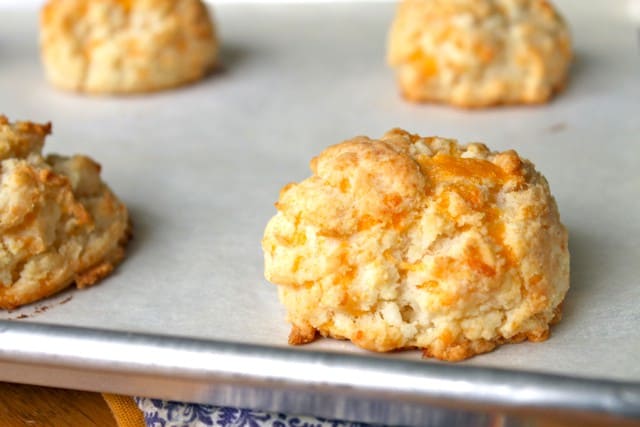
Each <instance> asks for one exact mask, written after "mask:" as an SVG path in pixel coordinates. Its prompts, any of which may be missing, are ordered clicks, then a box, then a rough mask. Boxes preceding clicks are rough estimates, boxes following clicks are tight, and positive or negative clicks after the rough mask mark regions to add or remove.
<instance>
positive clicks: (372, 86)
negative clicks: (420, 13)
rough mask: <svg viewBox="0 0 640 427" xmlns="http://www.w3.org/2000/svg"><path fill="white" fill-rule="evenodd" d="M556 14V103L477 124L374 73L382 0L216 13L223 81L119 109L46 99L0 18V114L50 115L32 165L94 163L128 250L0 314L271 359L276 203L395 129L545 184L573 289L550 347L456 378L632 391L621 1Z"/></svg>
mask: <svg viewBox="0 0 640 427" xmlns="http://www.w3.org/2000/svg"><path fill="white" fill-rule="evenodd" d="M558 3H559V7H560V9H561V10H562V11H563V13H564V14H565V16H566V18H567V20H568V21H569V23H570V25H571V27H572V29H573V34H574V41H575V51H576V60H575V64H574V67H573V69H572V74H571V81H570V84H569V86H568V88H567V90H566V91H565V92H564V93H562V94H561V95H560V96H559V97H558V98H557V100H555V101H553V102H552V103H551V104H549V105H545V106H539V107H517V108H515V107H514V108H497V109H490V110H484V111H462V110H457V109H452V108H448V107H443V106H420V105H412V104H409V103H406V102H405V101H403V100H402V99H401V98H400V96H399V95H398V91H397V88H396V85H395V82H394V78H393V73H392V71H391V70H390V69H389V68H388V67H387V66H386V65H385V60H384V57H385V42H386V32H387V29H388V26H389V24H390V22H391V19H392V16H393V13H394V6H393V5H392V4H380V3H372V4H362V3H359V4H261V5H256V4H245V5H243V4H235V5H234V4H224V5H218V6H217V7H215V6H214V7H215V12H216V20H217V22H218V25H219V31H220V34H221V38H222V41H223V53H222V55H223V56H222V58H223V62H224V66H223V68H222V69H221V70H219V71H218V72H216V73H215V74H213V75H212V76H211V77H209V78H208V79H206V80H205V81H203V82H201V83H198V84H195V85H192V86H189V87H185V88H181V89H178V90H174V91H169V92H163V93H158V94H151V95H145V96H130V97H123V98H111V97H88V96H83V95H78V94H70V93H65V92H61V91H58V90H56V89H54V88H52V87H51V86H49V85H48V84H47V83H46V82H45V81H44V76H43V72H42V70H41V67H40V64H39V60H38V46H37V14H36V12H35V11H32V12H26V11H21V12H10V11H3V13H2V15H1V16H0V111H1V112H3V113H5V114H7V115H8V116H9V117H10V118H12V119H29V120H34V121H48V120H50V121H52V122H53V124H54V135H53V137H51V138H50V140H49V143H48V144H47V146H46V147H45V151H47V152H58V153H63V154H72V153H85V154H88V155H91V156H92V157H94V158H95V159H97V160H98V161H99V162H100V163H101V164H102V166H103V176H104V177H105V179H106V180H107V182H108V183H109V184H110V186H111V187H112V188H113V189H114V191H115V192H116V193H117V194H118V195H119V196H120V197H121V198H122V199H123V200H124V201H125V202H126V203H127V205H128V206H129V208H130V210H131V214H132V217H133V221H134V224H135V238H134V240H133V242H132V243H131V245H130V247H129V250H128V256H127V259H126V261H125V262H124V263H123V264H122V265H121V266H120V267H119V268H118V270H117V271H116V273H115V274H113V275H112V276H111V277H109V278H108V279H106V280H104V281H103V282H101V283H100V284H99V285H97V286H95V287H93V288H91V289H89V290H84V291H78V290H70V291H66V292H64V293H62V294H60V295H58V296H56V297H54V298H51V299H49V300H47V301H44V302H42V303H39V304H35V305H31V306H28V307H25V308H22V309H20V310H16V311H13V312H6V311H1V312H0V319H17V318H18V317H23V319H21V320H22V321H27V322H29V321H37V322H46V323H51V324H60V325H79V326H87V327H91V328H107V329H114V330H123V331H132V332H149V333H159V334H166V335H176V336H188V337H200V338H211V339H221V340H226V341H234V342H246V343H255V344H265V345H272V346H285V345H286V338H287V334H288V325H287V324H286V322H285V320H284V311H283V309H282V308H281V307H280V305H279V303H278V301H277V296H276V290H275V287H274V286H273V285H270V284H269V283H267V282H266V281H265V280H264V278H263V276H262V267H263V265H262V262H263V261H262V253H261V249H260V240H261V237H262V231H263V228H264V226H265V224H266V222H267V220H268V219H269V218H270V216H272V215H273V214H274V213H275V209H274V207H273V202H275V201H276V199H277V196H278V190H279V189H280V188H281V187H282V186H283V185H284V184H286V183H287V182H290V181H297V180H300V179H303V178H304V177H306V176H308V174H309V170H308V161H309V160H310V159H311V157H312V156H314V155H317V154H318V153H320V151H322V149H323V148H325V147H326V146H328V145H330V144H334V143H337V142H340V141H341V140H343V139H347V138H349V137H352V136H355V135H359V134H366V135H370V136H380V135H381V134H382V133H383V132H385V131H386V130H388V129H389V128H392V127H396V126H400V127H404V128H406V129H408V130H411V131H413V132H418V133H421V134H423V135H441V136H447V137H455V138H458V139H459V140H461V141H462V142H470V141H483V142H485V143H487V144H488V145H489V146H490V147H492V148H493V149H500V150H503V149H508V148H515V149H516V150H518V152H519V153H520V154H521V155H523V156H524V157H527V158H529V159H531V160H532V161H533V162H534V163H535V164H536V165H537V167H538V169H539V170H540V171H542V172H543V173H544V174H545V175H546V177H547V178H548V180H549V183H550V186H551V189H552V192H553V193H554V195H555V196H556V199H557V202H558V205H559V208H560V212H561V216H562V220H563V222H564V223H565V225H566V226H567V227H568V229H569V231H570V250H571V256H572V260H571V268H572V271H571V291H570V293H569V295H568V296H567V299H566V304H565V311H564V320H563V321H562V322H561V323H560V324H559V325H557V326H556V327H555V328H554V329H553V332H552V336H551V338H550V339H549V340H548V341H547V342H544V343H541V344H530V343H523V344H518V345H508V346H503V347H501V348H499V349H498V350H497V351H494V352H492V353H490V354H487V355H482V356H478V357H475V358H473V359H471V360H469V361H466V362H464V364H470V365H478V366H495V367H504V368H511V369H515V370H532V371H541V372H552V373H561V374H568V375H575V376H581V377H597V378H609V379H617V380H630V381H634V382H637V381H640V367H639V364H638V354H639V353H640V336H639V334H638V327H639V326H640V314H639V311H640V310H638V301H639V300H640V279H639V276H640V274H639V273H640V201H639V200H640V172H639V168H640V140H639V135H640V59H639V56H638V44H637V43H638V32H637V29H636V28H635V26H634V20H633V15H632V14H631V13H630V11H631V7H632V6H633V4H634V2H633V1H629V2H625V1H616V2H610V1H590V2H588V5H587V4H586V2H584V1H579V0H573V1H558ZM1 345H2V343H0V346H1ZM316 349H324V350H331V351H339V352H362V353H364V352H363V351H362V350H358V349H357V348H356V347H355V346H353V345H351V344H350V343H347V342H338V341H331V340H321V341H318V342H317V343H315V344H312V345H309V346H305V347H302V348H300V351H314V350H316ZM419 357H420V354H419V352H413V351H411V352H404V353H396V354H393V355H389V359H390V360H391V359H393V358H412V359H419ZM425 363H437V362H425Z"/></svg>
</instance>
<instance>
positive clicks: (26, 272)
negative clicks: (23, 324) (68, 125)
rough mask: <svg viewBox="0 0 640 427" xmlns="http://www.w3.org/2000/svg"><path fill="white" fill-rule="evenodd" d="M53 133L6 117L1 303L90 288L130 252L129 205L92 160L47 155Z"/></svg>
mask: <svg viewBox="0 0 640 427" xmlns="http://www.w3.org/2000/svg"><path fill="white" fill-rule="evenodd" d="M50 131H51V125H50V124H46V125H40V124H35V123H30V122H16V123H10V122H9V121H8V119H7V118H6V117H5V116H1V115H0V308H4V309H12V308H15V307H18V306H20V305H23V304H28V303H31V302H34V301H37V300H39V299H41V298H44V297H47V296H49V295H51V294H53V293H55V292H58V291H60V290H62V289H64V288H65V287H67V286H69V285H70V284H72V283H75V284H76V285H77V286H78V287H80V288H83V287H86V286H89V285H91V284H93V283H95V282H96V281H98V280H99V279H101V278H102V277H104V276H106V275H108V274H109V273H110V272H111V271H112V270H113V268H114V266H115V265H116V264H117V263H118V262H120V260H122V258H123V257H124V246H125V244H126V242H127V240H128V238H129V220H128V213H127V209H126V207H125V206H124V205H123V204H122V202H120V201H119V200H118V199H117V198H116V196H114V194H113V193H112V192H111V190H109V187H107V185H106V184H105V183H104V182H102V180H101V179H100V165H98V164H97V163H96V162H94V161H93V160H91V159H90V158H88V157H85V156H81V155H76V156H72V157H62V156H57V155H49V156H43V155H42V154H41V150H42V146H43V145H44V139H45V137H46V136H47V135H48V134H49V133H50Z"/></svg>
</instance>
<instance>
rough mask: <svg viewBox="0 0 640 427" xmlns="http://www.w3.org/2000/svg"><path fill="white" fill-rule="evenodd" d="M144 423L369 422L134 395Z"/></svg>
mask: <svg viewBox="0 0 640 427" xmlns="http://www.w3.org/2000/svg"><path fill="white" fill-rule="evenodd" d="M135 400H136V403H137V404H138V407H139V408H140V409H141V410H142V412H143V413H144V419H145V421H146V423H147V427H207V426H217V427H369V424H362V423H352V422H346V421H332V420H326V419H324V418H316V417H300V416H293V415H285V414H278V413H271V412H262V411H254V410H249V409H239V408H225V407H218V406H210V405H197V404H191V403H182V402H171V401H164V400H157V399H148V398H143V397H136V398H135Z"/></svg>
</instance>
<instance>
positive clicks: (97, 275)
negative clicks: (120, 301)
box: [74, 221, 133, 289]
mask: <svg viewBox="0 0 640 427" xmlns="http://www.w3.org/2000/svg"><path fill="white" fill-rule="evenodd" d="M132 237H133V225H132V223H131V221H129V224H128V226H127V229H126V230H125V232H124V235H123V236H122V238H121V239H120V241H119V242H118V246H116V247H115V248H114V250H113V251H112V252H111V253H109V254H107V255H106V256H105V258H104V259H103V260H102V261H101V262H99V263H98V264H96V265H94V266H92V267H89V268H88V269H86V270H84V271H81V272H80V273H78V274H76V277H75V279H74V282H75V284H76V286H77V287H78V289H84V288H86V287H89V286H91V285H93V284H95V283H97V282H98V281H100V280H102V279H104V278H105V277H107V276H108V275H109V274H111V272H112V271H113V270H114V269H115V268H116V266H117V265H118V264H120V263H121V262H122V260H123V259H124V256H125V253H126V250H125V249H126V247H127V244H128V243H129V241H130V240H131V238H132Z"/></svg>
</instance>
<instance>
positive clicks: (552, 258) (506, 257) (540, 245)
mask: <svg viewBox="0 0 640 427" xmlns="http://www.w3.org/2000/svg"><path fill="white" fill-rule="evenodd" d="M311 170H312V171H313V175H312V176H311V177H310V178H307V179H305V180H304V181H302V182H300V183H297V184H289V185H287V186H285V187H284V188H283V189H282V191H281V193H280V199H279V201H278V202H277V203H276V207H277V209H278V213H277V215H275V216H274V217H273V218H272V219H271V221H269V223H268V225H267V227H266V230H265V233H264V238H263V241H262V247H263V250H264V256H265V276H266V278H267V279H268V280H269V281H271V282H273V283H275V284H277V285H278V291H279V296H280V299H281V301H282V303H283V304H284V306H285V307H286V309H287V312H288V319H289V321H290V322H291V324H292V331H291V335H290V343H292V344H301V343H304V342H309V341H311V340H313V339H314V337H315V335H316V332H319V333H320V334H321V335H324V336H330V337H334V338H341V339H343V338H344V339H349V340H351V341H353V342H354V343H355V344H357V345H359V346H361V347H363V348H366V349H369V350H374V351H390V350H395V349H405V348H420V349H422V350H423V353H424V355H425V356H429V357H436V358H438V359H443V360H451V361H454V360H461V359H465V358H467V357H470V356H473V355H474V354H478V353H484V352H487V351H490V350H492V349H493V348H494V347H495V346H496V345H498V344H501V343H505V342H518V341H522V340H524V339H529V340H532V341H540V340H544V339H546V338H547V336H548V334H549V325H550V324H551V323H552V322H553V321H554V320H558V319H559V317H560V310H561V303H562V301H563V299H564V296H565V293H566V292H567V289H568V287H569V252H568V248H567V232H566V230H565V228H564V227H563V225H562V224H561V223H560V218H559V214H558V210H557V208H556V203H555V201H554V199H553V197H552V196H551V194H550V192H549V186H548V184H547V181H546V180H545V179H544V177H543V176H542V175H540V173H538V172H537V171H536V170H535V168H534V166H533V164H531V162H529V161H528V160H524V159H521V158H520V157H519V156H518V154H516V152H515V151H505V152H502V153H497V152H492V151H489V149H488V148H487V147H486V146H485V145H483V144H478V143H473V144H469V145H467V146H460V145H458V144H457V142H456V141H454V140H451V139H444V138H437V137H432V138H423V137H420V136H418V135H411V134H409V133H407V132H405V131H403V130H399V129H396V130H392V131H390V132H388V133H387V134H386V135H385V136H384V137H383V138H381V139H380V140H371V139H369V138H366V137H357V138H354V139H351V140H349V141H346V142H343V143H341V144H338V145H335V146H332V147H330V148H328V149H326V150H325V151H324V152H323V153H322V154H321V155H320V156H319V157H317V158H314V159H313V160H312V161H311Z"/></svg>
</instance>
